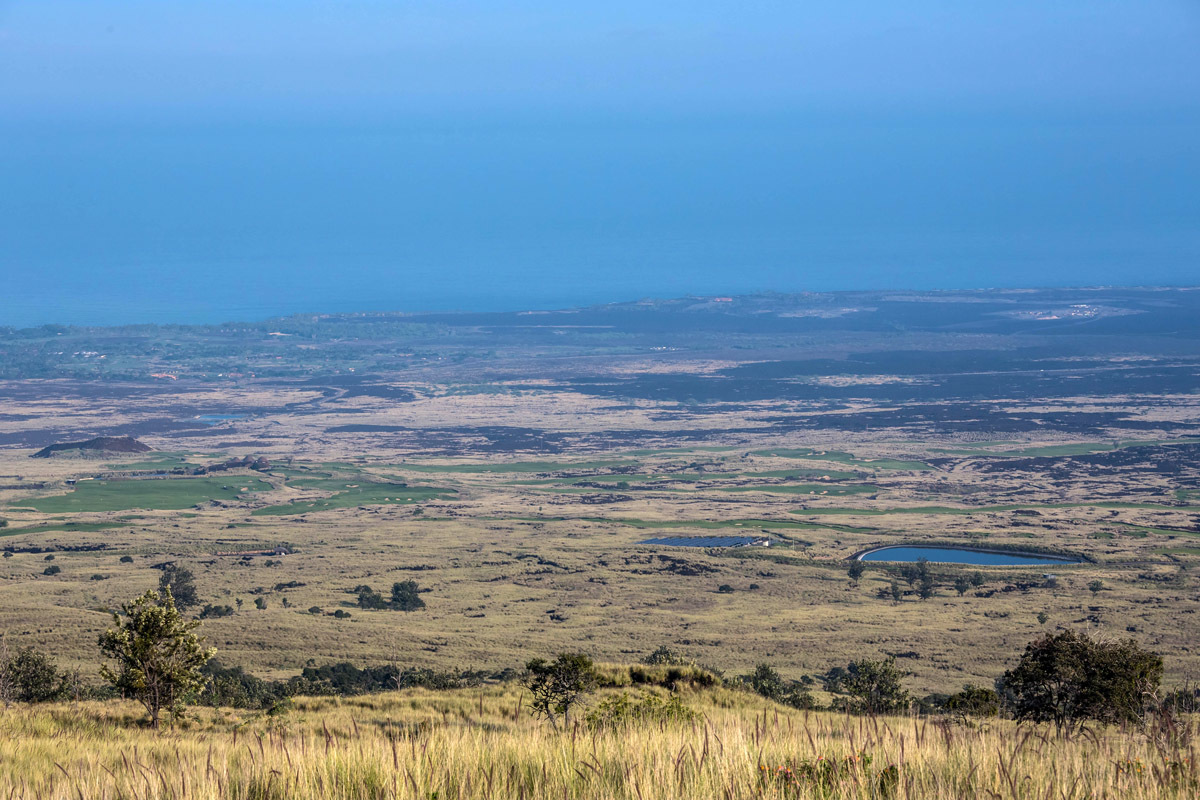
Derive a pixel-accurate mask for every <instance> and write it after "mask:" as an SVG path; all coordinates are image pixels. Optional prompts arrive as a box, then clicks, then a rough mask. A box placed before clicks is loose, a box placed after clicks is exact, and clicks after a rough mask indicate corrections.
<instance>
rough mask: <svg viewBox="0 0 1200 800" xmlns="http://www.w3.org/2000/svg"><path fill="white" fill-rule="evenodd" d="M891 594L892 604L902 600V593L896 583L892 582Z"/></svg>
mask: <svg viewBox="0 0 1200 800" xmlns="http://www.w3.org/2000/svg"><path fill="white" fill-rule="evenodd" d="M891 593H892V602H893V603H899V602H900V601H901V600H903V599H904V592H903V590H901V589H900V584H898V583H896V582H895V581H892V585H891Z"/></svg>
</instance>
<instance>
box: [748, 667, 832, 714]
mask: <svg viewBox="0 0 1200 800" xmlns="http://www.w3.org/2000/svg"><path fill="white" fill-rule="evenodd" d="M741 681H742V682H743V683H745V684H747V685H748V686H749V687H750V688H751V689H752V690H754V692H755V694H758V695H760V696H762V697H765V698H767V699H768V700H773V701H774V702H776V703H782V704H784V705H787V706H791V707H792V708H815V707H816V702H815V701H814V700H813V696H812V693H811V692H810V691H809V690H808V687H807V686H805V685H804V684H802V683H800V682H799V681H785V680H784V679H783V677H782V676H781V675H780V674H779V673H778V672H776V671H775V668H774V667H772V666H771V665H770V664H759V665H758V666H756V667H755V668H754V672H752V673H750V674H749V675H743V676H742V677H741Z"/></svg>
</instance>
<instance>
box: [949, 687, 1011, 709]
mask: <svg viewBox="0 0 1200 800" xmlns="http://www.w3.org/2000/svg"><path fill="white" fill-rule="evenodd" d="M943 708H945V709H946V710H947V711H953V712H955V713H956V714H962V715H964V716H972V717H994V716H996V715H997V714H999V713H1000V695H998V694H996V692H995V691H994V690H992V689H988V688H986V687H982V686H975V685H973V684H970V683H968V684H967V685H966V686H964V687H963V690H962V691H961V692H957V693H956V694H952V695H950V696H949V697H947V698H946V702H945V703H944V704H943Z"/></svg>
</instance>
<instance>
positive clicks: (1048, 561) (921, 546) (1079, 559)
mask: <svg viewBox="0 0 1200 800" xmlns="http://www.w3.org/2000/svg"><path fill="white" fill-rule="evenodd" d="M885 550H931V551H932V550H942V551H956V552H961V553H983V554H987V555H995V556H1011V557H1013V558H1022V559H1039V560H1041V561H1042V562H1044V563H1042V564H1036V563H1029V564H1020V563H1017V564H993V565H988V564H974V563H973V562H970V561H934V560H933V559H930V561H931V563H938V564H962V565H973V566H1010V567H1020V566H1053V565H1054V564H1060V565H1063V566H1070V565H1075V564H1086V563H1088V560H1087V558H1086V557H1083V556H1078V555H1074V554H1071V555H1068V554H1065V553H1038V552H1034V551H1030V550H1006V549H1002V548H998V547H971V546H964V545H958V544H947V543H909V544H885V545H877V546H875V547H868V548H867V549H865V550H860V551H858V552H857V553H854V554H852V555H851V556H850V559H849V560H851V561H866V562H867V563H872V564H912V563H915V562H916V559H898V560H895V561H885V560H882V559H871V560H868V559H867V556H869V555H871V554H872V553H879V552H882V551H885Z"/></svg>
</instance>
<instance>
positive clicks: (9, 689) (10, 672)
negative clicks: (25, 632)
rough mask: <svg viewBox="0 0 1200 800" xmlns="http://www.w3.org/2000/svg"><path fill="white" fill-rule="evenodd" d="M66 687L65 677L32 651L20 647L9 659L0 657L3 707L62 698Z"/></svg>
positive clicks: (2, 654) (48, 658) (0, 687)
mask: <svg viewBox="0 0 1200 800" xmlns="http://www.w3.org/2000/svg"><path fill="white" fill-rule="evenodd" d="M4 650H7V647H5V648H4ZM67 683H68V680H67V675H66V673H60V672H59V671H58V667H57V665H55V663H54V662H53V661H52V660H51V659H50V657H49V656H47V655H45V654H44V653H39V652H38V651H37V650H34V649H33V648H32V647H22V648H21V649H20V650H18V651H17V652H15V653H13V654H12V655H8V654H7V653H0V695H3V699H4V701H5V702H6V703H8V702H18V703H45V702H48V701H50V700H58V699H60V698H62V697H63V696H64V695H65V694H66V691H67Z"/></svg>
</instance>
